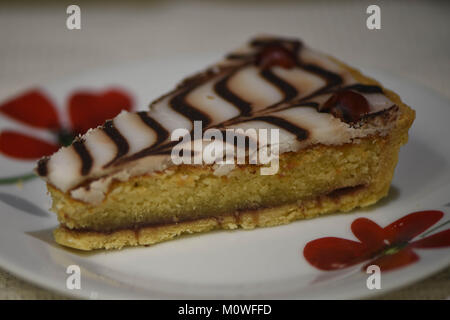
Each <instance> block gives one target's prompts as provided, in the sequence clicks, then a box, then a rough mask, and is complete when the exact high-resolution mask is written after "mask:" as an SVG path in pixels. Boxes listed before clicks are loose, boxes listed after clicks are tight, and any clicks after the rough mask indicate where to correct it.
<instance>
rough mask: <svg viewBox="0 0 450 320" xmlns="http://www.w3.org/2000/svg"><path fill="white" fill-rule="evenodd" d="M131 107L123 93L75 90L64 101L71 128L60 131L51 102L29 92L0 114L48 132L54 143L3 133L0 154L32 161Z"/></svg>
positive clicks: (131, 102) (15, 99) (125, 94)
mask: <svg viewBox="0 0 450 320" xmlns="http://www.w3.org/2000/svg"><path fill="white" fill-rule="evenodd" d="M132 107H133V100H132V98H131V96H130V95H129V94H128V93H126V92H124V91H123V90H119V89H108V90H106V91H102V92H91V91H76V92H74V93H73V94H72V95H70V96H69V98H68V107H67V108H68V114H69V118H70V124H71V128H64V127H63V126H62V125H61V122H60V119H59V117H58V112H57V111H56V108H55V106H54V104H53V103H52V101H51V100H50V99H49V98H48V97H47V96H46V95H45V94H44V93H43V92H41V91H39V90H36V89H35V90H30V91H28V92H25V93H24V94H22V95H20V96H18V97H16V98H14V99H12V100H10V101H7V102H6V103H3V104H1V105H0V113H2V114H4V115H6V116H8V117H10V118H12V119H14V120H16V121H19V122H21V123H24V124H26V125H28V126H30V127H34V128H38V129H45V130H49V131H50V132H51V133H53V134H54V135H55V137H56V139H55V140H56V141H57V142H55V143H49V142H47V141H44V140H41V139H38V138H35V137H32V136H30V135H28V134H25V133H21V132H18V131H13V130H3V131H2V132H1V133H0V152H1V153H2V154H4V155H6V156H9V157H12V158H17V159H23V160H36V159H38V158H41V157H43V156H47V155H50V154H52V153H54V152H55V151H56V150H58V149H59V147H61V146H66V145H69V144H70V143H71V142H72V140H73V138H74V137H75V136H77V135H79V134H84V133H85V132H86V131H87V130H89V129H90V128H94V127H97V126H99V125H101V124H103V123H104V122H105V121H106V120H108V119H111V118H114V117H115V116H116V115H117V114H119V113H120V112H121V111H122V110H128V111H129V110H131V109H132Z"/></svg>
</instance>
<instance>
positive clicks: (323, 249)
mask: <svg viewBox="0 0 450 320" xmlns="http://www.w3.org/2000/svg"><path fill="white" fill-rule="evenodd" d="M443 215H444V214H443V212H442V211H431V210H429V211H419V212H414V213H411V214H408V215H406V216H404V217H403V218H401V219H399V220H396V221H394V222H393V223H391V224H390V225H388V226H387V227H385V228H382V227H380V226H379V225H378V224H376V223H375V222H373V221H372V220H370V219H367V218H358V219H356V220H355V221H353V223H352V225H351V230H352V232H353V234H354V235H355V236H356V238H358V239H359V241H353V240H348V239H342V238H336V237H325V238H320V239H316V240H313V241H310V242H308V243H307V244H306V246H305V248H304V249H303V255H304V257H305V258H306V260H307V261H308V262H309V263H310V264H311V265H313V266H314V267H316V268H318V269H320V270H324V271H332V270H337V269H342V268H346V267H350V266H353V265H356V264H359V263H362V262H365V261H368V263H367V264H365V265H364V266H363V270H366V268H367V266H369V265H377V266H379V267H380V269H381V270H382V271H388V270H393V269H397V268H401V267H405V266H407V265H410V264H412V263H414V262H416V261H418V260H419V256H418V255H417V254H416V253H415V252H414V249H416V248H420V249H427V248H443V247H449V246H450V229H447V230H444V231H441V232H438V233H435V234H433V235H430V236H427V237H425V234H424V235H423V236H422V237H421V238H420V239H415V238H416V237H417V236H419V235H420V234H422V233H423V232H424V231H425V230H427V229H428V228H430V227H431V226H432V225H434V224H435V223H437V222H438V221H439V220H440V219H441V218H442V217H443ZM446 223H448V221H447V222H445V223H443V224H441V225H440V226H439V227H442V226H443V225H444V224H446ZM435 229H436V228H435ZM414 239H415V240H414Z"/></svg>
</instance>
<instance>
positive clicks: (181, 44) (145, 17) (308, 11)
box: [0, 0, 450, 299]
mask: <svg viewBox="0 0 450 320" xmlns="http://www.w3.org/2000/svg"><path fill="white" fill-rule="evenodd" d="M69 4H78V5H80V7H81V19H82V29H81V30H76V31H69V30H67V29H66V25H65V21H66V17H67V15H66V8H67V6H68V5H69ZM369 4H378V5H379V6H380V7H381V25H382V29H381V30H375V31H373V30H372V31H370V30H368V29H367V28H366V24H365V21H366V18H367V14H366V13H365V12H366V8H367V6H368V5H369ZM259 33H273V34H280V35H287V36H296V37H301V38H303V39H304V41H305V42H307V43H308V44H310V45H311V46H313V47H316V48H318V49H321V50H323V51H326V52H329V53H332V54H333V55H335V56H337V57H339V58H341V59H342V60H344V61H346V62H349V63H350V64H352V65H354V66H357V67H371V68H378V69H382V70H387V71H388V72H390V73H394V74H397V75H400V76H402V77H404V78H406V79H410V80H413V81H416V82H418V83H421V84H422V85H424V86H426V87H429V88H432V89H434V90H435V91H437V92H439V93H440V94H442V95H445V96H447V97H450V85H449V79H450V41H449V40H450V1H389V2H387V1H386V2H383V1H375V0H373V1H264V0H263V1H261V0H260V1H256V0H255V1H250V0H246V1H245V0H240V1H238V0H231V1H224V0H222V1H206V0H205V1H186V0H185V1H150V2H140V1H132V2H127V4H122V3H120V2H119V1H105V2H102V1H94V2H92V1H91V2H89V3H87V2H83V1H70V2H67V1H58V2H56V1H54V2H53V1H49V2H44V4H39V5H37V4H34V3H33V2H31V1H29V2H28V1H27V2H24V3H19V4H17V3H16V4H14V6H11V5H8V4H6V3H3V4H2V3H0V101H1V100H3V99H5V98H7V97H9V96H11V95H12V94H15V93H17V92H19V91H21V90H25V89H27V88H29V87H31V86H35V85H38V84H40V83H44V82H49V81H55V80H57V79H59V78H63V77H66V76H68V75H73V74H77V73H79V72H85V71H89V70H92V69H94V68H103V67H108V66H113V65H116V64H121V63H126V62H131V61H135V60H144V59H151V58H153V57H161V56H167V55H172V54H180V53H181V54H182V53H186V54H195V53H196V52H202V51H205V50H207V51H217V52H219V53H221V52H225V51H226V50H228V49H229V48H230V47H231V48H233V47H236V46H237V45H239V44H240V43H241V42H243V41H245V40H246V39H247V38H248V37H250V36H252V35H255V34H259ZM449 297H450V268H448V269H447V270H445V271H443V272H441V273H439V274H437V275H435V276H433V277H430V278H429V279H426V280H424V281H421V282H419V283H417V284H414V285H412V286H409V287H407V288H404V289H401V290H397V291H395V292H392V293H389V294H387V295H383V296H380V298H393V299H397V298H401V299H404V298H406V299H445V298H449ZM0 298H1V299H21V298H25V299H36V298H44V299H47V298H61V297H60V296H58V295H55V294H53V293H51V292H48V291H46V290H43V289H40V288H37V287H34V286H33V285H30V284H28V283H25V282H23V281H21V280H19V279H17V278H16V277H14V276H12V275H10V274H9V273H7V272H5V271H1V270H0Z"/></svg>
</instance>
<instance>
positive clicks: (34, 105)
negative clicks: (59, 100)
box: [0, 89, 59, 129]
mask: <svg viewBox="0 0 450 320" xmlns="http://www.w3.org/2000/svg"><path fill="white" fill-rule="evenodd" d="M0 112H1V113H3V114H6V115H7V116H9V117H11V118H13V119H14V120H17V121H19V122H22V123H25V124H28V125H30V126H33V127H37V128H42V129H57V128H59V120H58V114H57V112H56V110H55V107H54V106H53V103H52V102H51V101H50V99H49V98H48V97H46V96H45V95H44V94H43V93H42V92H40V91H39V90H36V89H35V90H30V91H28V92H26V93H24V94H22V95H20V96H18V97H16V98H13V99H12V100H9V101H7V102H6V103H4V104H2V105H0Z"/></svg>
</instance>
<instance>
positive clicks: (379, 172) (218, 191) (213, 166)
mask: <svg viewBox="0 0 450 320" xmlns="http://www.w3.org/2000/svg"><path fill="white" fill-rule="evenodd" d="M414 117H415V112H414V111H413V110H412V109H411V108H410V107H408V106H407V105H405V104H404V103H403V102H402V101H401V99H400V98H399V97H398V96H397V95H396V94H395V93H394V92H392V91H390V90H388V89H386V88H384V87H383V86H382V85H381V84H380V83H378V82H377V81H375V80H373V79H371V78H369V77H367V76H365V75H362V74H361V73H360V72H359V71H357V70H355V69H354V68H352V67H349V66H348V65H346V64H344V63H342V62H340V61H338V60H337V59H335V58H333V57H330V56H327V55H324V54H322V53H320V52H318V51H316V50H313V49H311V48H309V47H307V46H305V45H304V44H303V43H302V42H301V41H300V40H297V39H286V38H278V37H270V36H262V37H257V38H255V39H253V40H251V41H250V42H249V43H248V44H247V45H245V46H243V47H241V48H239V49H238V50H235V51H233V52H231V53H230V54H228V55H227V56H226V57H225V58H224V59H223V60H222V61H220V62H219V63H217V64H215V65H213V66H211V67H209V68H207V69H206V70H204V71H203V72H200V73H198V74H196V75H194V76H192V77H189V78H187V79H185V80H184V81H182V82H181V83H180V84H179V85H178V86H177V87H176V88H175V89H174V90H172V91H170V92H169V93H167V94H166V95H164V96H162V97H160V98H159V99H157V100H155V101H154V102H152V103H151V104H150V107H149V109H148V111H140V112H135V113H133V112H122V113H121V114H119V115H118V116H117V117H116V118H114V119H112V120H109V121H107V122H106V123H105V124H104V125H103V126H101V127H98V128H95V129H91V130H90V131H88V132H87V133H86V134H85V135H83V136H80V137H77V138H76V139H75V141H74V142H73V143H72V145H71V146H69V147H63V148H61V149H60V150H59V151H57V152H56V153H55V154H53V155H52V156H50V157H45V158H43V159H41V160H40V161H39V162H38V164H37V168H36V172H37V173H38V174H39V176H41V177H42V178H43V179H44V180H45V181H46V182H47V188H48V191H49V193H50V195H51V197H52V200H53V205H52V211H54V212H56V214H57V215H58V220H59V222H60V226H59V227H58V228H57V229H56V230H55V231H54V237H55V240H56V242H58V243H59V244H61V245H64V246H68V247H72V248H77V249H81V250H93V249H102V248H104V249H119V248H122V247H124V246H137V245H150V244H154V243H157V242H161V241H164V240H169V239H172V238H175V237H177V236H179V235H182V234H186V233H196V232H206V231H210V230H213V229H236V228H244V229H253V228H256V227H269V226H276V225H281V224H286V223H289V222H292V221H295V220H300V219H309V218H313V217H317V216H319V215H323V214H328V213H332V212H339V211H340V212H346V211H350V210H352V209H354V208H357V207H365V206H369V205H372V204H374V203H376V202H377V201H378V200H379V199H381V198H382V197H384V196H386V195H387V193H388V190H389V186H390V183H391V179H392V177H393V174H394V169H395V166H396V164H397V160H398V152H399V148H400V146H401V145H403V144H404V143H406V141H407V139H408V129H409V128H410V126H411V124H412V122H413V120H414ZM197 124H200V128H201V129H200V130H201V132H200V133H205V132H206V131H207V130H208V129H216V130H218V131H220V132H228V131H229V130H230V129H243V130H247V129H252V128H253V129H258V130H259V129H271V130H272V129H275V130H278V131H277V132H278V140H276V141H277V142H276V143H274V142H273V141H272V140H270V142H267V141H269V140H267V141H266V142H265V144H258V146H259V148H263V147H264V146H266V147H268V146H271V147H276V149H277V150H278V154H279V156H278V157H277V170H276V171H274V174H262V171H261V170H260V169H262V168H264V167H267V164H258V163H256V164H254V163H250V162H249V161H248V162H246V163H239V162H238V163H233V162H232V163H229V162H226V161H224V160H223V157H224V154H223V153H219V152H217V157H218V158H217V159H216V160H218V161H214V162H208V163H206V162H205V161H200V163H192V164H189V163H185V162H181V163H180V162H179V161H175V160H174V158H173V154H174V148H177V146H179V144H178V143H179V142H178V141H181V140H182V139H181V138H182V137H181V138H180V137H179V139H178V140H176V141H175V140H174V139H173V133H174V132H175V131H176V130H179V129H184V130H185V131H186V132H189V133H192V132H193V131H195V130H194V129H196V125H197ZM197 127H198V125H197ZM194 136H195V133H194ZM247 138H248V141H250V140H251V139H254V138H255V137H254V136H252V137H250V136H249V137H247ZM199 139H200V140H198V139H197V140H196V138H194V139H193V142H192V143H191V142H189V143H187V144H186V146H192V144H195V142H196V141H201V145H202V146H203V145H204V143H206V142H207V141H206V139H205V136H204V135H200V138H199ZM255 139H256V140H258V142H261V141H263V140H262V139H261V138H260V137H259V136H257V137H256V138H255ZM187 141H189V140H187ZM208 141H209V143H211V141H212V140H211V139H210V140H208ZM217 141H219V140H217ZM233 141H234V139H233ZM249 145H250V143H249ZM261 146H262V147H261ZM227 150H228V149H227ZM249 150H250V149H246V150H245V151H246V156H248V159H250V152H249ZM184 151H186V150H184ZM184 151H183V156H184V154H188V153H189V152H187V151H186V153H184ZM191 151H192V152H190V153H191V155H192V154H195V152H196V149H195V147H194V149H193V150H191ZM227 152H228V151H226V154H228V153H227ZM197 154H198V153H197ZM219 158H220V159H219Z"/></svg>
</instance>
